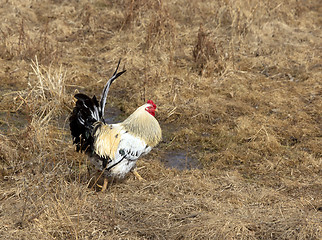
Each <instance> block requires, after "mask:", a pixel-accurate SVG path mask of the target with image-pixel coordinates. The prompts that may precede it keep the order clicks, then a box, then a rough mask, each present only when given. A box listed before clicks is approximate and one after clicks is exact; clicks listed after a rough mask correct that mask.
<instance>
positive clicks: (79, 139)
mask: <svg viewBox="0 0 322 240" xmlns="http://www.w3.org/2000/svg"><path fill="white" fill-rule="evenodd" d="M75 98H76V99H77V102H76V106H75V107H74V109H73V112H72V115H71V116H70V118H69V122H70V131H71V133H72V136H73V139H74V144H76V150H77V151H85V152H92V151H93V143H94V139H93V137H92V130H93V125H94V123H95V122H97V121H99V120H100V119H99V117H98V116H99V111H100V109H99V104H98V101H97V99H96V97H95V96H94V97H93V98H90V97H88V96H87V95H85V94H76V95H75Z"/></svg>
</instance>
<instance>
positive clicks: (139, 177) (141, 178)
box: [133, 169, 146, 181]
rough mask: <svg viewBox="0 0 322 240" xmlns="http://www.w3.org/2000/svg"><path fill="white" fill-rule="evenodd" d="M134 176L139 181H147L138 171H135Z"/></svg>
mask: <svg viewBox="0 0 322 240" xmlns="http://www.w3.org/2000/svg"><path fill="white" fill-rule="evenodd" d="M133 174H134V175H135V176H136V178H137V179H138V180H139V181H146V180H145V179H144V178H143V177H141V175H140V174H139V173H138V171H137V170H136V169H134V170H133Z"/></svg>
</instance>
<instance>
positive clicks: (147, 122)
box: [69, 61, 162, 192]
mask: <svg viewBox="0 0 322 240" xmlns="http://www.w3.org/2000/svg"><path fill="white" fill-rule="evenodd" d="M119 65H120V61H119V63H118V65H117V68H116V70H115V72H114V74H113V76H112V77H111V78H110V79H109V80H108V81H107V83H106V85H105V87H104V89H103V92H102V96H101V100H100V102H98V101H97V99H96V97H95V95H94V96H93V97H92V98H90V97H88V96H87V95H85V94H82V93H79V94H76V95H75V98H76V99H77V101H76V106H75V107H74V109H73V112H72V114H71V116H70V118H69V121H70V130H71V134H72V136H73V140H74V141H73V143H74V144H75V145H76V151H81V152H86V153H87V154H88V156H89V159H90V162H91V163H92V164H93V165H94V166H95V167H96V168H97V169H98V170H100V171H102V174H103V176H104V183H103V186H101V188H102V190H101V191H102V192H103V191H105V190H106V188H107V185H108V182H109V180H110V179H114V178H117V179H122V178H124V177H125V176H126V175H127V174H128V173H129V172H130V171H132V172H133V173H134V175H135V176H136V177H137V178H138V179H139V180H143V178H142V177H141V176H140V175H139V174H138V172H137V171H136V161H137V160H138V158H139V157H141V156H142V155H145V154H147V153H149V152H150V151H151V149H152V148H153V147H155V146H156V145H157V144H158V143H159V142H160V140H161V137H162V133H161V128H160V125H159V123H158V121H157V120H156V119H155V111H156V108H157V107H156V105H155V104H154V102H153V101H152V100H148V101H147V103H146V104H144V105H142V106H141V107H139V108H138V109H136V111H134V112H133V113H132V114H131V115H130V116H129V117H128V118H127V119H125V120H124V121H123V122H121V123H117V124H109V123H107V122H106V121H105V120H104V108H105V103H106V97H107V94H108V91H109V88H110V86H111V84H112V83H113V81H114V80H115V79H117V78H118V77H119V76H121V75H122V74H123V73H124V72H125V71H126V70H124V71H122V72H117V71H118V67H119Z"/></svg>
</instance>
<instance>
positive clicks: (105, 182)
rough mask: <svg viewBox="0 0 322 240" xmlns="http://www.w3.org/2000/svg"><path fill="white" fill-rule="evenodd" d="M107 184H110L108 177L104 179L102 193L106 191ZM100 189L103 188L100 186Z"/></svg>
mask: <svg viewBox="0 0 322 240" xmlns="http://www.w3.org/2000/svg"><path fill="white" fill-rule="evenodd" d="M107 184H108V179H107V178H106V177H104V183H103V186H102V190H101V192H104V191H105V190H106V188H107ZM97 186H99V185H97ZM99 187H101V186H99Z"/></svg>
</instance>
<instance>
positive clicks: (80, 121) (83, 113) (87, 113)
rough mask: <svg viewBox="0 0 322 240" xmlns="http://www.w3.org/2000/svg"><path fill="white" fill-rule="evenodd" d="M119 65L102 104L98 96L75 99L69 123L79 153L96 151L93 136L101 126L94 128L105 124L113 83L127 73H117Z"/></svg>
mask: <svg viewBox="0 0 322 240" xmlns="http://www.w3.org/2000/svg"><path fill="white" fill-rule="evenodd" d="M119 65H120V61H119V62H118V65H117V68H116V70H115V72H114V74H113V76H112V77H111V78H110V79H109V80H108V81H107V84H106V85H105V87H104V90H103V92H102V98H101V101H100V103H99V102H98V101H97V99H96V96H93V97H92V98H90V97H89V96H87V95H85V94H83V93H78V94H76V95H75V98H76V99H77V101H76V106H75V107H74V109H73V112H72V114H71V116H70V118H69V122H70V131H71V134H72V136H73V140H74V144H75V145H76V150H77V151H85V152H88V153H93V151H94V137H93V136H94V133H95V132H96V130H97V129H98V128H99V127H100V124H97V125H96V126H95V128H94V123H96V122H99V121H101V122H103V123H105V121H104V118H103V117H104V107H105V103H106V97H107V93H108V90H109V88H110V86H111V84H112V82H113V81H114V80H115V79H116V78H118V77H119V76H121V75H122V74H123V73H124V72H125V70H124V71H122V72H117V70H118V67H119Z"/></svg>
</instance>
